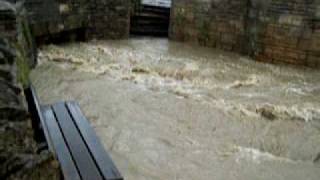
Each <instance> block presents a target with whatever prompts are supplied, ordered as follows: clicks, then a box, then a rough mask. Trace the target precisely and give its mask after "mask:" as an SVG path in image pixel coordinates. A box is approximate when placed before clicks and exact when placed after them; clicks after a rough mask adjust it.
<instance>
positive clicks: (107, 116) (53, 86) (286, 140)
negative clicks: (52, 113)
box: [32, 38, 320, 180]
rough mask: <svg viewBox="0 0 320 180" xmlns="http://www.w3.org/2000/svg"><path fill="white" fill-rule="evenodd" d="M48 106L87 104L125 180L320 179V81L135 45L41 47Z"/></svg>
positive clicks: (318, 75) (37, 73)
mask: <svg viewBox="0 0 320 180" xmlns="http://www.w3.org/2000/svg"><path fill="white" fill-rule="evenodd" d="M32 81H33V83H34V84H35V86H36V87H37V90H38V92H39V94H40V97H41V99H43V100H44V101H45V102H44V103H51V102H54V101H58V100H61V99H64V100H69V99H74V100H77V101H79V102H80V104H81V106H82V107H83V110H84V112H85V113H86V115H87V116H88V119H89V120H90V121H91V123H92V125H93V126H94V127H95V129H96V131H97V133H98V134H99V136H100V138H101V140H102V141H103V143H104V144H105V146H106V148H108V149H109V151H110V152H111V154H112V156H113V159H114V160H115V162H116V163H117V165H118V167H119V168H120V170H121V172H122V173H123V174H124V176H125V178H126V179H141V180H143V179H145V180H150V179H194V180H201V179H203V180H204V179H229V180H231V179H243V180H247V179H252V180H253V179H266V180H267V179H297V180H300V179H315V180H316V179H319V177H320V169H319V168H320V83H319V82H320V72H319V71H316V70H311V69H302V68H296V67H288V66H281V65H270V64H263V63H259V62H255V61H253V60H250V59H249V58H246V57H243V56H239V55H235V54H231V53H225V52H221V51H218V50H213V49H208V48H203V47H197V46H192V45H185V44H180V43H176V42H169V41H168V40H166V39H154V38H136V39H130V40H121V41H120V40H119V41H118V40H117V41H92V42H88V43H70V44H65V45H60V46H56V45H48V46H45V47H42V48H41V50H40V54H39V65H38V67H37V68H36V69H35V70H34V71H33V72H32Z"/></svg>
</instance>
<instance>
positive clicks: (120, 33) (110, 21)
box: [88, 0, 131, 39]
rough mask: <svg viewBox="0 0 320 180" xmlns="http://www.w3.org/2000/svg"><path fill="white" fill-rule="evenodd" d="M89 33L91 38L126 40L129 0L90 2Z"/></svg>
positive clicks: (128, 23) (127, 35)
mask: <svg viewBox="0 0 320 180" xmlns="http://www.w3.org/2000/svg"><path fill="white" fill-rule="evenodd" d="M90 1H91V2H90V15H89V17H90V18H89V31H88V35H89V37H90V36H91V38H97V39H105V38H107V39H120V38H128V37H129V32H130V11H131V0H90Z"/></svg>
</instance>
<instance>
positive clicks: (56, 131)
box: [25, 86, 123, 180]
mask: <svg viewBox="0 0 320 180" xmlns="http://www.w3.org/2000/svg"><path fill="white" fill-rule="evenodd" d="M25 94H26V97H27V101H28V106H29V110H30V114H31V116H32V119H33V123H32V125H33V127H34V129H35V137H36V140H37V141H38V142H39V141H40V142H41V141H43V140H45V141H46V142H47V146H48V148H49V150H50V151H51V152H53V154H54V155H55V156H56V158H57V160H58V161H59V163H60V166H61V170H62V173H63V177H64V178H65V179H67V180H123V178H122V176H121V175H120V173H119V171H118V169H117V168H116V166H115V165H114V163H113V161H112V160H111V158H110V157H109V155H108V154H107V152H106V151H105V149H104V148H103V146H102V144H101V142H100V141H99V139H98V137H97V136H96V134H95V132H94V130H93V128H92V127H91V126H90V124H89V122H88V121H87V119H86V118H85V116H84V115H83V114H82V112H81V110H80V107H79V105H78V103H76V102H60V103H56V104H53V105H45V106H42V105H40V104H39V100H38V97H37V94H36V92H35V90H34V88H33V87H32V86H31V87H30V88H28V89H26V90H25Z"/></svg>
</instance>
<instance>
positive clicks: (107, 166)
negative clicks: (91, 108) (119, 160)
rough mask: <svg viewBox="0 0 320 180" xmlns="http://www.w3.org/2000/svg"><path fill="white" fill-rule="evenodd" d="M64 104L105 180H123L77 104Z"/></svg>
mask: <svg viewBox="0 0 320 180" xmlns="http://www.w3.org/2000/svg"><path fill="white" fill-rule="evenodd" d="M66 104H67V107H68V109H69V111H70V114H72V117H73V120H74V121H75V123H76V125H77V126H78V129H79V130H80V132H81V135H82V137H83V139H84V140H85V142H86V144H87V146H88V148H89V149H90V151H91V155H92V156H93V158H94V159H95V161H96V163H97V165H98V166H99V168H100V171H101V172H102V174H103V176H104V177H105V178H106V179H107V180H123V178H122V176H121V174H120V172H119V171H118V169H117V168H116V166H115V165H114V163H113V161H112V159H111V158H110V156H109V155H108V153H107V152H106V151H105V149H104V147H103V145H102V144H101V142H100V141H99V138H98V137H97V135H96V133H95V132H94V130H93V128H92V127H91V126H90V124H89V122H88V120H87V119H86V118H85V116H84V115H83V114H82V112H81V110H80V107H79V105H78V103H76V102H67V103H66Z"/></svg>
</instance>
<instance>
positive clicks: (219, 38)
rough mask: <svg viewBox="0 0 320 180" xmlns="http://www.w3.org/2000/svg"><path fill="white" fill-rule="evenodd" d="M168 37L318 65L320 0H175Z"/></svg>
mask: <svg viewBox="0 0 320 180" xmlns="http://www.w3.org/2000/svg"><path fill="white" fill-rule="evenodd" d="M171 12H172V13H171V25H170V38H171V39H173V40H178V41H188V42H193V43H197V44H200V45H204V46H210V47H216V48H219V49H223V50H228V51H234V52H240V53H243V54H248V55H250V56H252V57H253V58H254V59H256V60H260V61H267V62H274V63H279V62H280V63H291V64H297V65H306V66H311V67H320V56H319V54H320V1H316V0H174V1H173V7H172V10H171Z"/></svg>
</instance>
